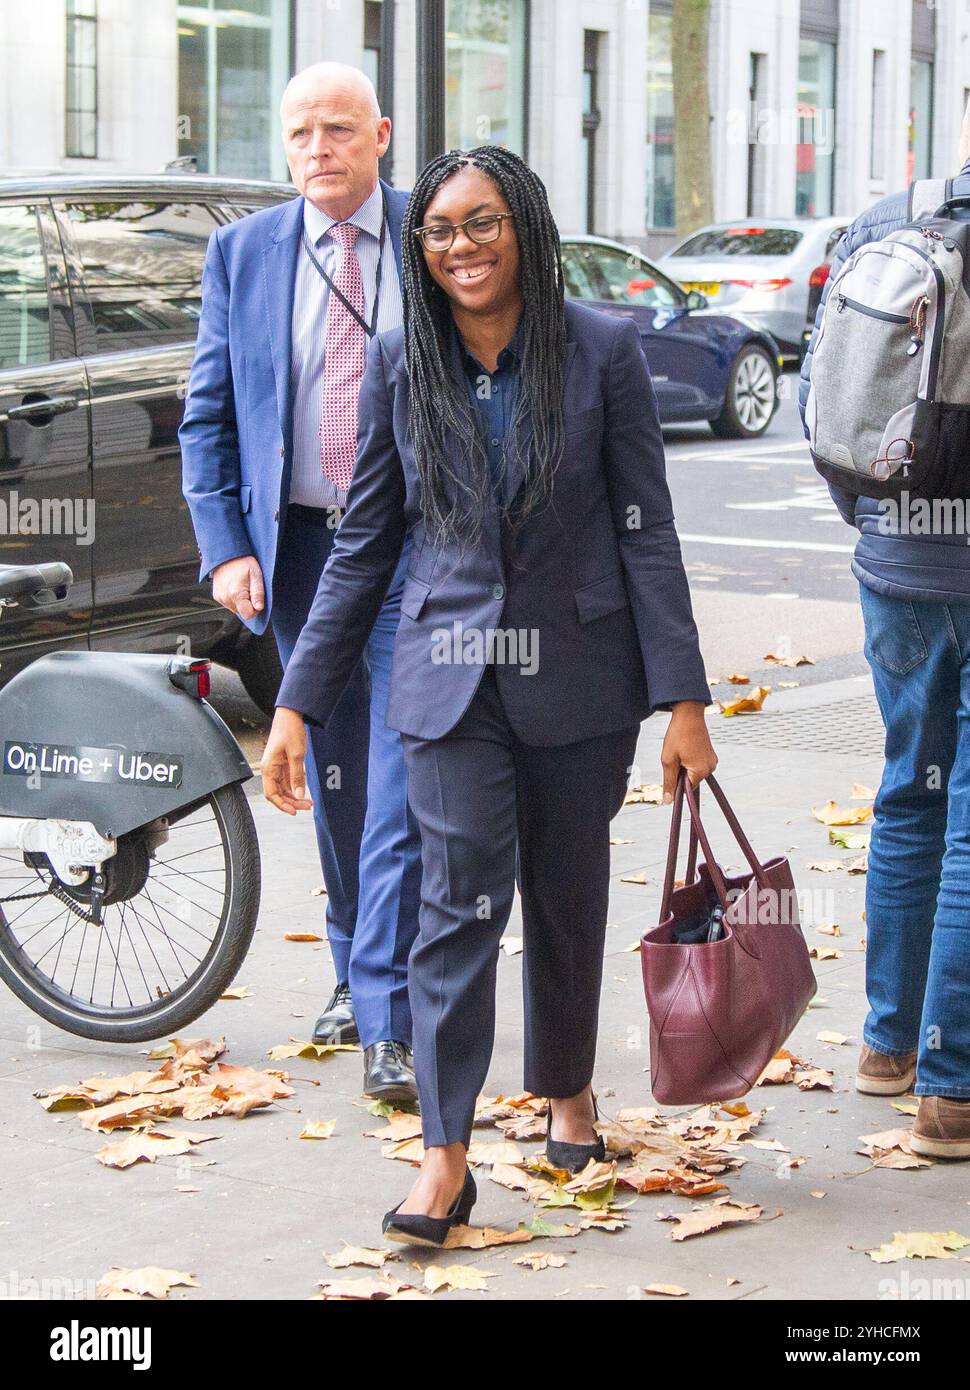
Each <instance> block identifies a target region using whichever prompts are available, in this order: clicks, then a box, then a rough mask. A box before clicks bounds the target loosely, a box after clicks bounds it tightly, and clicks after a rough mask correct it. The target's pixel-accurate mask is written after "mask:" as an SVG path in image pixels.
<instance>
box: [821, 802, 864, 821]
mask: <svg viewBox="0 0 970 1390" xmlns="http://www.w3.org/2000/svg"><path fill="white" fill-rule="evenodd" d="M812 815H813V816H814V817H815V819H816V820H818V821H821V822H822V824H823V825H861V824H862V822H863V821H865V820H868V819H869V817H870V816H871V815H872V806H871V804H870V805H868V806H839V805H838V804H837V803H836V802H834V801H826V803H825V805H824V806H813V807H812Z"/></svg>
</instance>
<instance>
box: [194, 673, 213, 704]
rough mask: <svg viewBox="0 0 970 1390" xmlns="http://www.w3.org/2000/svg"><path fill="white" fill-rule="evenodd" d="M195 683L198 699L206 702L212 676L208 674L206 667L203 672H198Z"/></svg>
mask: <svg viewBox="0 0 970 1390" xmlns="http://www.w3.org/2000/svg"><path fill="white" fill-rule="evenodd" d="M196 682H197V687H198V692H199V699H200V700H207V699H208V698H209V692H210V691H211V689H212V676H211V675H210V673H209V668H208V667H206V669H205V670H204V671H200V672H199V673H198V675H197V676H196Z"/></svg>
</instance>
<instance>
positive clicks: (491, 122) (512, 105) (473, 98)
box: [445, 0, 527, 155]
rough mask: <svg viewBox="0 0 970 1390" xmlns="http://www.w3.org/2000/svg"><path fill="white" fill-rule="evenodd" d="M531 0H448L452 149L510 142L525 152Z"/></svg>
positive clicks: (448, 108) (448, 99)
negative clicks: (528, 16) (527, 57)
mask: <svg viewBox="0 0 970 1390" xmlns="http://www.w3.org/2000/svg"><path fill="white" fill-rule="evenodd" d="M526 9H527V6H526V0H448V8H447V17H446V34H445V45H446V62H447V73H446V88H445V101H446V133H447V141H448V148H449V149H464V150H467V149H472V148H474V146H475V145H505V146H507V148H508V149H510V150H514V151H515V153H516V154H519V155H524V154H525V39H526Z"/></svg>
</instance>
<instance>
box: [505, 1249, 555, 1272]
mask: <svg viewBox="0 0 970 1390" xmlns="http://www.w3.org/2000/svg"><path fill="white" fill-rule="evenodd" d="M512 1263H513V1264H514V1265H524V1266H525V1268H526V1269H531V1270H540V1269H562V1268H563V1266H564V1265H565V1263H566V1261H565V1258H564V1257H563V1256H562V1255H545V1254H539V1253H537V1254H535V1255H519V1256H517V1258H516V1259H514V1260H513V1261H512Z"/></svg>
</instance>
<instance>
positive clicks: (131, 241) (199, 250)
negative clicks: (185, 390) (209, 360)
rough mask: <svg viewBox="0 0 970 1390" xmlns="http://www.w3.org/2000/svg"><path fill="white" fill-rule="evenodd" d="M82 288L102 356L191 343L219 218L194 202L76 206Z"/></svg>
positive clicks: (70, 212) (72, 215)
mask: <svg viewBox="0 0 970 1390" xmlns="http://www.w3.org/2000/svg"><path fill="white" fill-rule="evenodd" d="M67 213H68V215H69V217H70V219H71V222H72V223H73V225H74V235H75V237H76V238H77V243H78V249H79V251H80V254H81V261H82V263H83V266H84V283H85V288H86V290H87V296H88V299H89V300H90V303H91V308H92V311H93V314H94V326H95V332H96V334H97V339H98V347H99V348H100V349H101V350H103V351H124V350H125V349H126V348H141V347H151V346H153V345H155V344H160V343H161V344H164V343H180V342H185V341H187V340H188V341H190V342H191V341H192V340H193V339H194V338H195V334H196V330H197V328H198V320H199V314H200V313H201V309H202V284H201V282H202V266H203V262H204V261H205V252H206V245H207V243H208V239H209V234H210V233H211V232H212V231H213V229H214V228H215V220H214V218H213V217H212V215H211V214H210V213H209V212H208V210H207V209H206V208H204V207H202V206H200V205H197V204H193V203H117V204H114V205H112V204H110V203H103V202H102V203H72V204H69V205H68V207H67Z"/></svg>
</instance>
